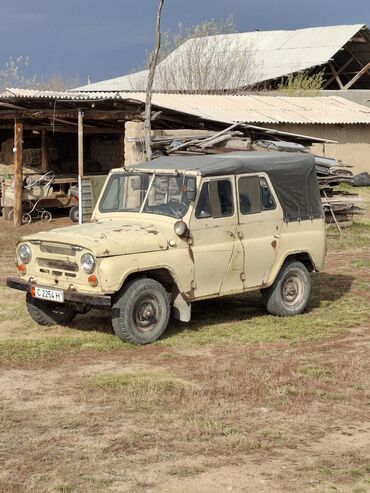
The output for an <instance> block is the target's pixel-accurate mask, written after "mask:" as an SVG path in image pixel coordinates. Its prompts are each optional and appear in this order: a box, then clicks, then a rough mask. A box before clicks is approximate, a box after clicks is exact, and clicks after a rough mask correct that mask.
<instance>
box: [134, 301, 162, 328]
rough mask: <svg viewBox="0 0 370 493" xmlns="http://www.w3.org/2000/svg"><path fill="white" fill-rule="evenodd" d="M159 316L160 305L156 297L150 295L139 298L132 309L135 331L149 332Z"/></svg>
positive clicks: (160, 311) (160, 312)
mask: <svg viewBox="0 0 370 493" xmlns="http://www.w3.org/2000/svg"><path fill="white" fill-rule="evenodd" d="M161 314H162V310H161V305H160V302H159V300H158V298H157V297H156V296H154V295H150V294H144V295H142V296H140V298H138V299H137V300H136V303H135V305H134V309H133V319H134V323H135V325H136V328H137V330H139V331H140V332H150V331H151V330H152V329H154V328H155V327H156V325H157V323H158V320H160V318H161Z"/></svg>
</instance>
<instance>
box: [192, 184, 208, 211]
mask: <svg viewBox="0 0 370 493" xmlns="http://www.w3.org/2000/svg"><path fill="white" fill-rule="evenodd" d="M211 216H212V213H211V204H210V200H209V183H203V186H202V189H201V191H200V194H199V199H198V204H197V208H196V209H195V217H196V218H197V219H202V218H203V217H211Z"/></svg>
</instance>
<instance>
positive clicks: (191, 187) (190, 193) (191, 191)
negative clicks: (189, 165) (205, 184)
mask: <svg viewBox="0 0 370 493" xmlns="http://www.w3.org/2000/svg"><path fill="white" fill-rule="evenodd" d="M196 195H197V186H196V181H195V178H188V179H187V181H186V198H187V199H188V200H189V201H193V200H195V197H196Z"/></svg>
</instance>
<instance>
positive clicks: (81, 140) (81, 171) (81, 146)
mask: <svg viewBox="0 0 370 493" xmlns="http://www.w3.org/2000/svg"><path fill="white" fill-rule="evenodd" d="M83 118H84V115H83V112H82V110H81V108H79V109H78V215H79V218H78V222H79V224H82V222H83V218H82V177H83V175H84V128H83Z"/></svg>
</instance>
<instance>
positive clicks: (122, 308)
mask: <svg viewBox="0 0 370 493" xmlns="http://www.w3.org/2000/svg"><path fill="white" fill-rule="evenodd" d="M170 312H171V307H170V300H169V296H168V293H167V291H166V290H165V289H164V287H163V286H162V284H160V283H159V282H157V281H155V280H154V279H149V278H143V279H136V280H134V281H131V282H130V283H128V285H127V286H126V287H125V288H124V289H123V291H122V292H121V293H120V294H119V295H118V296H117V298H116V301H115V302H114V304H113V312H112V323H113V329H114V332H115V333H116V335H117V336H118V337H119V338H120V339H122V340H123V341H128V342H134V343H135V344H148V343H150V342H153V341H155V340H156V339H158V338H159V337H160V336H161V335H162V334H163V332H164V331H165V330H166V327H167V325H168V320H169V318H170Z"/></svg>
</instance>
